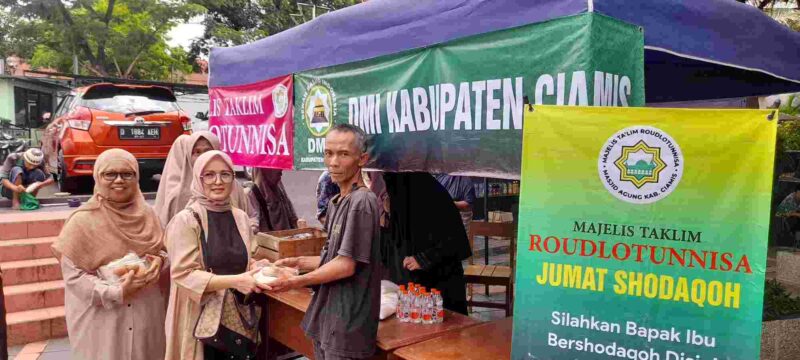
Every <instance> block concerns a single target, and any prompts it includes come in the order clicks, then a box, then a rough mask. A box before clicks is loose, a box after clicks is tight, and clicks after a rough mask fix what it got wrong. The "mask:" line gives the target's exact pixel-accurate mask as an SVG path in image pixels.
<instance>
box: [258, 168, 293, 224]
mask: <svg viewBox="0 0 800 360" xmlns="http://www.w3.org/2000/svg"><path fill="white" fill-rule="evenodd" d="M282 176H283V171H282V170H278V169H263V168H254V169H253V186H252V187H250V189H249V191H247V192H246V193H247V200H248V202H249V206H250V208H251V209H255V210H254V212H255V213H257V214H258V231H259V232H266V231H278V230H289V229H297V228H304V227H306V226H307V224H306V221H305V220H304V219H298V218H297V213H296V212H295V210H294V205H292V201H291V200H290V199H289V195H287V194H286V189H285V188H284V187H283V182H281V177H282Z"/></svg>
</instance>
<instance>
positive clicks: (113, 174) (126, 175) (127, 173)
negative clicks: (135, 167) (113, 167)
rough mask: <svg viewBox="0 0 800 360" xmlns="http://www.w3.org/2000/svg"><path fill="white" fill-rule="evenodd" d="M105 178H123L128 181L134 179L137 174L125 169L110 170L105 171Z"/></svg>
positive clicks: (110, 179)
mask: <svg viewBox="0 0 800 360" xmlns="http://www.w3.org/2000/svg"><path fill="white" fill-rule="evenodd" d="M102 176H103V180H105V181H115V180H117V178H118V177H119V178H122V180H125V181H128V180H132V179H133V178H134V177H135V176H136V173H135V172H130V171H123V172H116V171H109V172H104V173H103V175H102Z"/></svg>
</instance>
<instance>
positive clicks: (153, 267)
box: [139, 254, 164, 285]
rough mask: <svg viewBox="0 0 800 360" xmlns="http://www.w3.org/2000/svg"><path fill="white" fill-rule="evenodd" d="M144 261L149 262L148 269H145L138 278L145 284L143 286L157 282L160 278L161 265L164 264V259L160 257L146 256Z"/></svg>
mask: <svg viewBox="0 0 800 360" xmlns="http://www.w3.org/2000/svg"><path fill="white" fill-rule="evenodd" d="M145 259H147V261H149V262H150V267H149V268H147V270H145V271H144V272H143V273H142V274H141V275H139V277H140V278H141V279H142V281H144V282H145V285H151V284H155V283H157V282H158V279H159V278H161V265H163V264H164V259H162V258H161V256H155V255H150V254H147V255H145Z"/></svg>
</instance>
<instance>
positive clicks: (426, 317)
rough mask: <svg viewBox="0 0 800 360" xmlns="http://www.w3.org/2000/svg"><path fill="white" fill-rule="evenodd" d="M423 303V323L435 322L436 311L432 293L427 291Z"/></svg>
mask: <svg viewBox="0 0 800 360" xmlns="http://www.w3.org/2000/svg"><path fill="white" fill-rule="evenodd" d="M422 304H423V311H422V323H423V324H433V314H434V312H435V310H434V308H433V297H432V294H430V293H427V292H426V293H425V294H424V295H423V296H422Z"/></svg>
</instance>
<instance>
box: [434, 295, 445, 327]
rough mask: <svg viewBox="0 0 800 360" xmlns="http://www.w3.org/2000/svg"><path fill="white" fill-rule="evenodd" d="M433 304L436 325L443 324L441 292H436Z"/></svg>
mask: <svg viewBox="0 0 800 360" xmlns="http://www.w3.org/2000/svg"><path fill="white" fill-rule="evenodd" d="M433 302H434V309H435V311H436V323H437V324H441V323H443V322H444V298H443V297H442V292H441V291H439V290H436V294H435V295H434V297H433Z"/></svg>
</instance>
